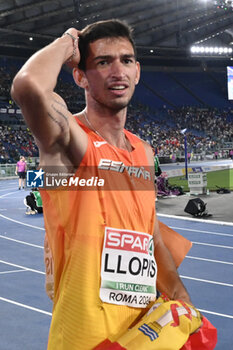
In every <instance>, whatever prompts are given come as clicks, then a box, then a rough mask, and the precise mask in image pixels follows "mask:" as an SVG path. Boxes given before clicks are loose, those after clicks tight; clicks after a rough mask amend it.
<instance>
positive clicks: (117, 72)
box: [111, 60, 125, 79]
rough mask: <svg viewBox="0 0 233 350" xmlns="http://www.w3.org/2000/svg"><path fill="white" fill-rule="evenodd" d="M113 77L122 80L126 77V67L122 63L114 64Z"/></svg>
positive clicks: (112, 68)
mask: <svg viewBox="0 0 233 350" xmlns="http://www.w3.org/2000/svg"><path fill="white" fill-rule="evenodd" d="M111 75H112V77H113V78H117V79H122V78H124V77H125V67H124V65H123V64H122V62H121V61H118V60H117V61H115V62H113V63H112V67H111Z"/></svg>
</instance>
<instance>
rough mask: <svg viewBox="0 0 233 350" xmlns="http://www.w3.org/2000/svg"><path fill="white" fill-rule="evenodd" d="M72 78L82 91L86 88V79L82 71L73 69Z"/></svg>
mask: <svg viewBox="0 0 233 350" xmlns="http://www.w3.org/2000/svg"><path fill="white" fill-rule="evenodd" d="M73 78H74V81H75V83H76V84H77V85H78V86H80V87H81V88H83V89H86V88H87V86H88V82H87V78H86V75H85V73H84V71H82V70H81V69H79V68H74V69H73Z"/></svg>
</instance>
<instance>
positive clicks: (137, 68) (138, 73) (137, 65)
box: [135, 61, 141, 85]
mask: <svg viewBox="0 0 233 350" xmlns="http://www.w3.org/2000/svg"><path fill="white" fill-rule="evenodd" d="M140 75H141V66H140V63H139V62H138V61H137V62H136V77H135V85H137V84H138V82H139V79H140Z"/></svg>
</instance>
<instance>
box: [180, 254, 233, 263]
mask: <svg viewBox="0 0 233 350" xmlns="http://www.w3.org/2000/svg"><path fill="white" fill-rule="evenodd" d="M186 258H187V259H194V260H202V261H208V262H213V263H217V264H225V265H233V262H229V261H222V260H213V259H206V258H199V257H196V256H190V255H186V257H185V259H186Z"/></svg>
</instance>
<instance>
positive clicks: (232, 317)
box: [0, 297, 233, 319]
mask: <svg viewBox="0 0 233 350" xmlns="http://www.w3.org/2000/svg"><path fill="white" fill-rule="evenodd" d="M0 300H2V301H4V302H6V303H10V304H13V305H16V306H20V307H22V308H24V309H28V310H31V311H36V312H39V313H41V314H44V315H48V316H52V313H51V312H48V311H45V310H41V309H38V308H35V307H32V306H29V305H26V304H22V303H18V302H16V301H14V300H10V299H6V298H2V297H0ZM198 310H199V311H200V312H203V313H207V314H211V315H215V316H220V317H225V318H231V319H233V316H231V315H227V314H220V313H219V312H214V311H209V310H204V309H199V308H198Z"/></svg>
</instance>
